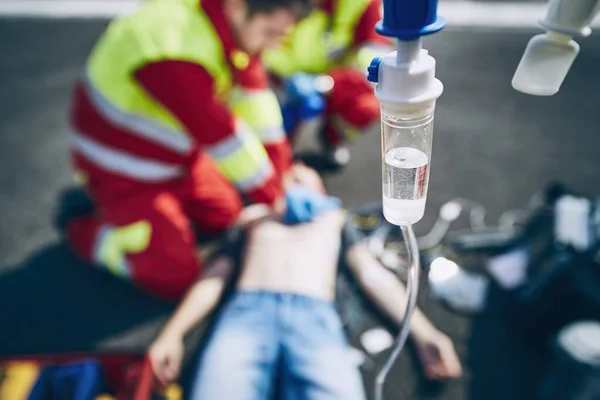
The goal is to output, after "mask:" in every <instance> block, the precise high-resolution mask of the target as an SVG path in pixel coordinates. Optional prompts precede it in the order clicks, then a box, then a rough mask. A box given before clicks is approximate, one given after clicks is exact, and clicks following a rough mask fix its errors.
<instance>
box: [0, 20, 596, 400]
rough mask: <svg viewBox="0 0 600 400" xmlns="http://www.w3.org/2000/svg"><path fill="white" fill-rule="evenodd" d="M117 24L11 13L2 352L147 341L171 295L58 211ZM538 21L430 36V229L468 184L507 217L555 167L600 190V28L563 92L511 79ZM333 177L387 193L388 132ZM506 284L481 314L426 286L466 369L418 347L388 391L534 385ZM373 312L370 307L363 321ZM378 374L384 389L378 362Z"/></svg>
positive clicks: (471, 394) (2, 74)
mask: <svg viewBox="0 0 600 400" xmlns="http://www.w3.org/2000/svg"><path fill="white" fill-rule="evenodd" d="M104 26H105V22H101V21H93V20H85V21H74V20H29V19H24V20H19V19H2V20H0V88H1V90H0V210H2V212H1V218H0V355H15V354H24V353H29V354H31V353H39V352H51V351H54V352H56V351H75V350H90V349H95V350H102V351H125V350H133V351H143V350H144V348H145V346H147V345H148V343H149V342H150V341H151V340H152V338H153V336H154V335H155V334H156V332H157V330H158V329H159V327H160V324H161V323H162V322H163V321H164V320H165V318H166V316H167V315H168V312H169V311H170V309H171V307H170V306H169V305H165V304H162V303H159V302H157V301H154V300H152V299H149V298H148V297H146V296H144V295H143V294H141V293H139V292H137V291H135V290H133V289H132V288H130V287H129V286H127V285H126V284H122V283H119V282H116V281H115V280H114V279H112V278H110V277H107V276H104V275H101V274H99V273H97V272H95V271H94V270H92V269H91V268H90V267H88V266H86V265H83V264H82V263H80V262H78V261H77V260H76V259H75V258H74V257H73V255H71V254H70V253H69V252H68V250H67V249H66V247H65V246H64V244H62V241H61V239H60V237H59V235H58V234H57V233H56V232H55V231H54V229H53V228H52V224H51V215H52V212H53V208H54V206H55V204H56V198H57V195H58V193H59V192H60V191H61V189H63V188H65V187H66V186H68V185H69V184H70V176H71V175H70V172H69V162H68V136H67V132H68V126H67V123H66V118H65V116H66V113H67V108H68V104H69V95H70V90H71V87H72V84H73V81H74V79H75V77H76V75H77V74H78V73H79V72H80V71H81V70H82V67H83V63H84V60H85V58H86V55H87V54H88V51H89V50H90V48H91V46H92V45H93V43H94V41H95V39H96V38H97V37H98V35H99V34H100V33H101V31H102V30H103V28H104ZM533 33H535V32H534V31H533V30H531V31H495V30H490V29H487V30H478V31H469V30H465V29H461V30H452V29H448V30H446V31H445V32H442V33H441V34H438V35H437V36H435V37H432V38H429V39H427V40H426V48H427V49H429V51H430V53H431V54H432V55H433V56H434V57H435V58H436V59H437V63H438V64H437V74H438V77H439V78H440V79H441V80H442V82H443V83H444V85H445V91H444V94H443V95H442V97H441V98H440V99H439V102H438V106H437V111H436V127H435V138H434V148H433V156H432V162H431V170H432V173H431V180H430V191H429V197H428V207H427V212H426V216H425V218H424V219H423V221H422V222H420V223H419V224H418V225H417V231H418V232H421V233H423V232H426V231H427V230H428V229H429V228H430V227H431V225H432V223H433V221H434V219H435V216H436V214H437V211H438V209H439V206H440V205H442V204H443V203H444V202H445V201H448V200H450V199H452V198H454V197H457V196H460V197H465V198H470V199H473V200H477V201H479V202H481V203H483V204H485V206H486V208H487V210H488V220H489V221H493V220H494V219H495V218H497V217H498V216H499V214H500V213H501V212H502V211H503V210H506V209H510V208H520V207H523V206H525V205H526V204H527V202H528V201H529V198H530V197H531V195H532V194H533V193H534V192H536V191H537V190H538V189H540V188H541V187H543V186H544V185H545V184H546V183H547V182H549V181H554V180H559V181H563V182H565V183H567V184H568V185H570V186H572V187H573V188H575V189H576V190H578V191H582V192H584V193H590V194H593V193H597V192H598V191H600V190H599V189H600V188H599V185H598V184H599V180H598V173H599V171H600V146H599V144H600V130H599V129H598V126H599V122H600V114H599V111H600V110H599V104H600V103H599V101H598V93H599V90H600V75H599V74H598V65H600V36H597V35H593V36H591V37H590V38H588V39H585V40H582V41H581V42H580V44H581V46H582V50H581V53H580V55H579V57H578V59H577V61H576V63H575V65H574V67H573V69H572V71H571V73H570V75H569V76H568V78H567V79H566V82H565V84H564V86H563V88H562V90H561V91H560V93H559V94H558V95H557V96H554V97H551V98H536V97H528V96H525V95H522V94H519V93H516V92H514V91H513V90H512V89H511V87H510V79H511V76H512V73H513V71H514V69H515V67H516V65H517V63H518V60H519V57H520V55H521V53H522V51H523V49H524V46H525V44H526V42H527V40H528V39H529V37H530V36H531V35H532V34H533ZM327 185H328V187H329V189H330V190H331V192H332V193H334V194H335V195H337V196H340V197H341V198H342V199H344V201H345V203H346V205H348V206H356V205H358V204H361V203H363V202H367V201H373V200H377V199H379V198H380V190H381V188H380V146H379V137H377V136H375V135H371V136H369V137H363V138H362V139H361V140H359V142H358V143H356V145H355V146H354V148H353V161H352V163H351V165H350V166H349V167H348V168H347V169H346V170H344V171H343V172H342V173H339V174H330V175H328V176H327ZM492 292H495V291H492ZM498 296H499V297H498V299H496V300H494V301H491V302H490V309H489V310H488V311H487V312H486V313H484V314H483V315H482V316H480V317H477V318H474V319H472V320H470V319H468V318H466V317H461V316H458V315H455V314H452V313H450V312H449V311H447V310H446V309H444V308H443V307H441V306H439V305H438V304H436V303H435V302H434V301H433V300H431V299H427V298H426V296H423V301H422V305H423V307H424V309H425V311H426V313H427V314H428V315H429V316H430V317H431V318H432V320H433V321H434V322H435V323H436V324H437V325H438V326H439V327H440V328H441V329H442V330H444V331H446V332H447V333H448V334H449V335H450V336H452V338H453V339H454V340H455V341H456V345H457V348H458V349H459V352H460V354H461V357H462V360H463V362H464V364H465V369H466V376H465V379H462V380H459V381H455V382H451V383H449V384H448V385H442V386H441V387H437V386H432V385H430V384H426V383H424V381H423V379H422V378H421V377H420V375H419V374H418V372H417V371H418V368H417V366H416V365H414V357H413V356H411V353H410V352H407V353H406V354H403V355H402V357H401V360H400V362H399V363H398V365H397V366H396V367H395V369H394V370H393V372H392V376H391V377H390V384H389V385H390V386H389V392H388V394H389V395H390V398H391V397H392V396H391V395H393V397H394V398H415V399H416V398H418V399H466V398H471V399H508V398H510V399H531V398H532V396H533V393H534V391H535V384H536V380H535V379H536V377H537V376H538V375H539V373H540V360H539V359H538V358H536V355H535V354H533V352H532V350H531V349H530V346H529V344H528V343H527V342H526V341H524V340H519V339H518V338H515V334H514V332H513V331H512V329H511V326H510V315H509V314H507V311H506V309H505V308H503V307H504V306H503V305H502V304H503V302H502V296H501V295H498ZM348 301H349V302H350V301H353V300H348ZM348 304H352V303H348ZM375 321H376V320H374V319H373V318H371V317H370V316H366V315H365V317H364V318H362V319H361V321H360V323H364V325H365V326H368V325H370V324H373V323H375ZM383 360H384V355H378V356H376V357H375V361H376V363H378V364H379V363H381V362H382V361H383ZM365 379H366V384H367V387H368V388H369V390H370V388H371V387H372V385H371V382H372V380H373V369H372V368H371V369H369V368H366V369H365Z"/></svg>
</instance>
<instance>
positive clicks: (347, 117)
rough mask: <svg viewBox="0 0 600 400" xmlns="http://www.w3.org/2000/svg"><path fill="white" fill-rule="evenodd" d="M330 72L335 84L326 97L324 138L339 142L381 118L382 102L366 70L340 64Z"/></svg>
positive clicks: (328, 140) (351, 137) (333, 142)
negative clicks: (378, 98)
mask: <svg viewBox="0 0 600 400" xmlns="http://www.w3.org/2000/svg"><path fill="white" fill-rule="evenodd" d="M328 74H329V76H331V78H332V79H333V82H334V86H333V89H332V91H331V93H330V94H329V96H328V97H327V109H326V115H325V117H326V122H325V124H326V125H325V138H326V140H327V142H328V143H330V144H337V143H340V142H343V141H346V140H352V139H353V138H354V136H356V134H358V133H359V132H360V131H362V130H364V129H365V128H367V127H368V126H370V125H372V124H373V123H376V122H378V121H379V115H380V111H379V101H378V100H377V98H376V97H375V94H374V92H373V89H374V88H373V87H372V86H371V84H369V82H368V81H367V79H366V78H365V74H364V72H363V71H359V70H357V69H356V68H352V67H337V68H333V69H332V70H331V71H329V72H328Z"/></svg>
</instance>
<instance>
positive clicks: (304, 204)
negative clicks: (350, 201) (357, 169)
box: [283, 185, 342, 225]
mask: <svg viewBox="0 0 600 400" xmlns="http://www.w3.org/2000/svg"><path fill="white" fill-rule="evenodd" d="M285 199H286V203H287V209H286V211H285V214H284V215H283V223H284V224H286V225H295V224H300V223H304V222H310V221H312V220H313V219H314V218H315V217H317V216H318V215H319V214H321V213H323V212H324V211H327V210H335V209H338V208H340V207H341V206H342V202H341V200H340V199H338V198H337V197H332V196H326V195H323V194H321V193H318V192H315V191H313V190H310V189H307V188H305V187H304V186H300V185H293V186H292V187H290V188H289V189H288V191H287V192H286V194H285Z"/></svg>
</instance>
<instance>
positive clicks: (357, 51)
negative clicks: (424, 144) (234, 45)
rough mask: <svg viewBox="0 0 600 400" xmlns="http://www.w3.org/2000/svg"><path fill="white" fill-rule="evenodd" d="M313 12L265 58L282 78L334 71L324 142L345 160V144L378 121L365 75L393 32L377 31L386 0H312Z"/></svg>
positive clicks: (388, 47) (337, 158) (338, 160)
mask: <svg viewBox="0 0 600 400" xmlns="http://www.w3.org/2000/svg"><path fill="white" fill-rule="evenodd" d="M313 5H315V8H314V9H313V11H312V13H311V14H310V15H309V16H308V17H307V18H305V19H303V20H302V21H301V22H300V23H298V24H297V25H296V27H295V28H294V29H293V30H292V31H291V32H290V34H289V35H288V36H287V37H286V38H285V39H284V40H283V41H282V43H281V44H280V45H279V46H278V47H277V48H275V49H271V50H268V51H265V52H264V54H263V60H264V62H265V65H266V67H267V69H268V70H269V72H271V73H272V74H273V75H274V76H275V77H276V78H278V80H283V81H292V84H293V81H294V79H295V78H297V77H301V78H302V83H301V85H302V86H306V83H305V78H306V74H309V75H311V76H313V77H314V78H317V77H319V76H322V77H323V76H328V77H330V78H331V79H330V80H331V81H332V83H333V86H332V88H331V90H330V92H329V93H327V94H326V95H325V103H326V107H325V121H324V122H325V124H324V126H323V129H322V131H321V137H320V139H321V140H322V144H323V145H324V146H325V150H326V153H327V156H328V157H329V159H330V161H332V162H333V163H334V164H337V165H344V164H346V163H347V162H348V161H349V157H350V153H349V151H348V148H347V146H346V144H347V143H348V142H350V141H352V140H353V139H355V138H356V137H357V135H358V134H360V133H363V132H365V131H369V130H370V129H369V128H370V127H372V126H376V125H378V124H379V102H378V101H377V98H376V97H375V95H374V93H373V87H372V86H371V84H369V82H368V81H367V79H366V70H367V67H368V66H369V64H370V63H371V60H372V59H373V57H375V56H381V55H384V54H385V53H387V52H389V51H391V50H392V48H391V44H392V43H391V42H390V40H389V38H386V37H383V36H381V35H379V34H377V32H376V31H375V25H376V24H377V22H378V21H379V20H381V18H382V2H381V0H313Z"/></svg>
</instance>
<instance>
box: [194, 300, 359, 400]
mask: <svg viewBox="0 0 600 400" xmlns="http://www.w3.org/2000/svg"><path fill="white" fill-rule="evenodd" d="M208 340H209V341H208V343H207V347H206V349H205V352H204V354H203V356H202V358H201V359H200V363H199V365H198V370H197V372H196V379H195V382H194V384H193V390H192V399H194V400H267V399H269V398H271V397H272V395H273V392H274V390H275V386H276V385H275V381H276V380H275V376H279V378H280V380H279V385H278V386H279V393H278V394H279V395H280V396H279V398H283V399H285V400H296V399H298V400H300V399H302V400H334V399H335V400H364V399H365V395H364V389H363V386H362V379H361V375H360V372H359V370H358V368H357V367H356V366H355V364H353V363H352V361H351V359H350V353H349V351H348V350H349V346H348V343H347V341H346V336H345V334H344V330H343V328H342V324H341V321H340V318H339V316H338V314H337V312H336V309H335V307H334V305H333V304H332V303H330V302H326V301H322V300H316V299H313V298H309V297H305V296H299V295H293V294H281V293H270V292H260V291H256V292H254V291H245V292H244V291H243V292H238V293H236V294H234V295H233V296H232V299H231V300H229V302H228V304H227V305H226V306H225V308H224V309H223V311H222V314H221V316H220V318H219V320H218V321H217V324H216V326H215V329H214V331H213V333H212V335H211V337H210V338H209V339H208Z"/></svg>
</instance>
